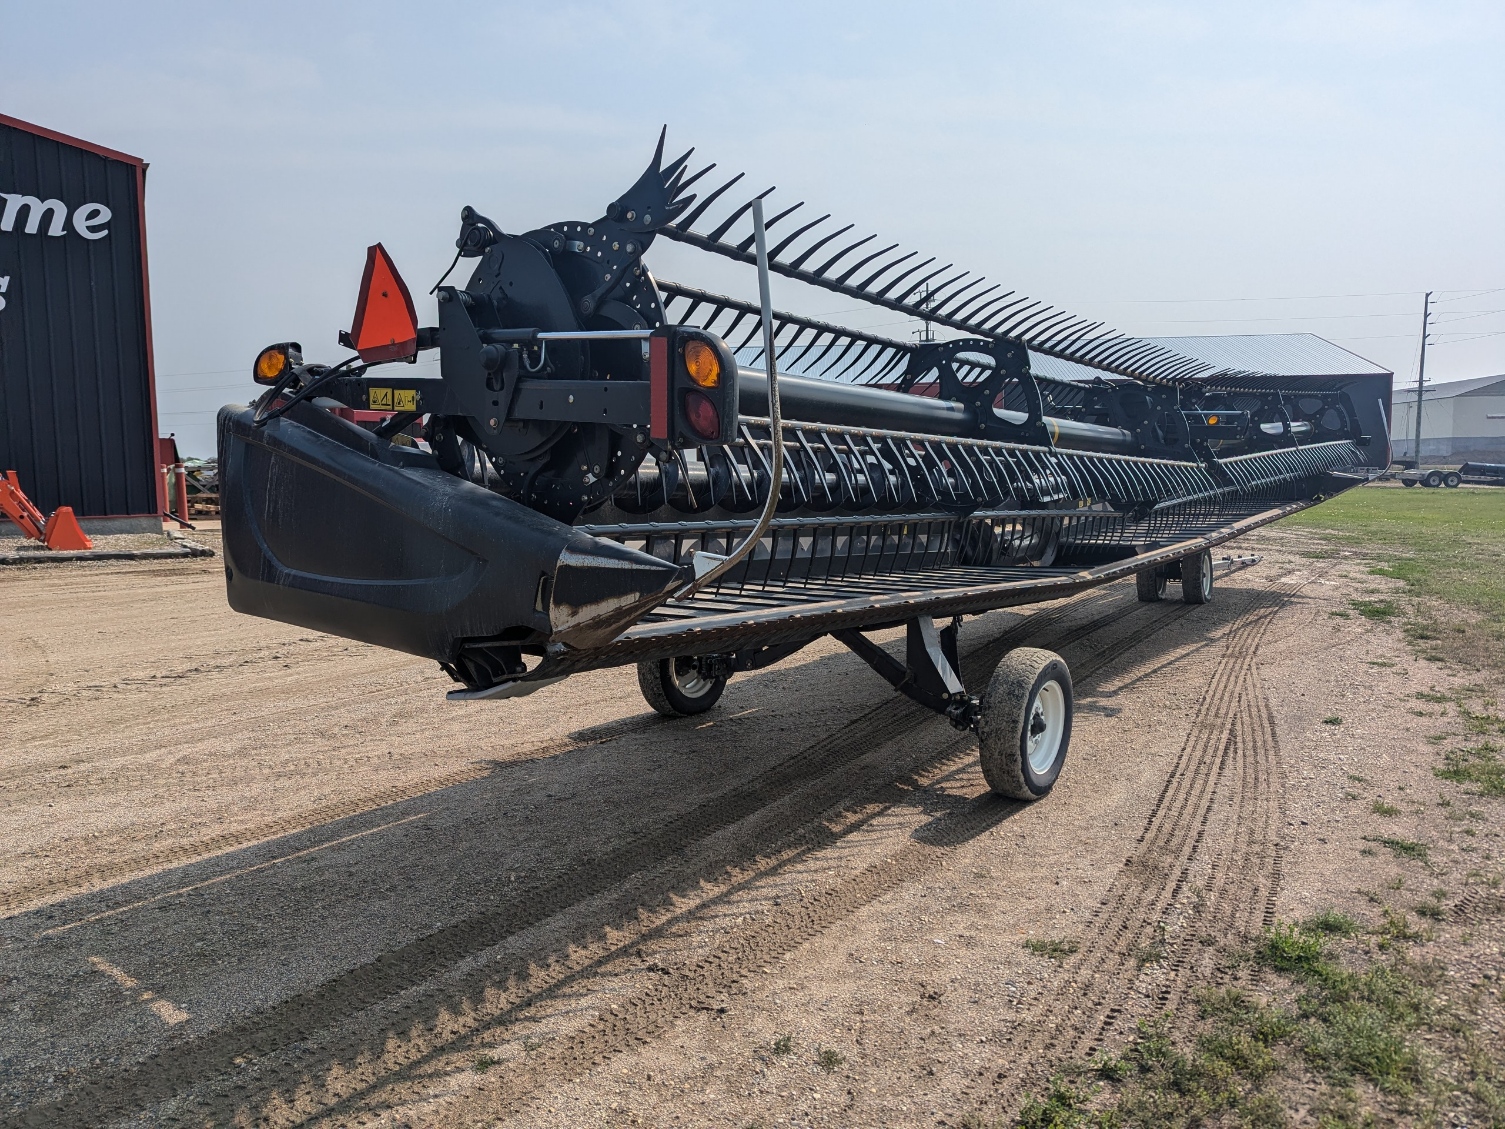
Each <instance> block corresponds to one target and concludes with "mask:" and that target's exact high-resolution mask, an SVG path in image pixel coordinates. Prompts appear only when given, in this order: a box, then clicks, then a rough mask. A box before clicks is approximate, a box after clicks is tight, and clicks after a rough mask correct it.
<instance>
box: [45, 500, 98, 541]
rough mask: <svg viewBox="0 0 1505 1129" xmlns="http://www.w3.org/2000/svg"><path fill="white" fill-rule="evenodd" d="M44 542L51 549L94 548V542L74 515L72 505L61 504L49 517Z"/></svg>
mask: <svg viewBox="0 0 1505 1129" xmlns="http://www.w3.org/2000/svg"><path fill="white" fill-rule="evenodd" d="M42 543H43V544H45V545H46V546H47V547H48V548H49V549H92V548H94V542H93V541H90V540H89V535H88V534H87V533H85V532H84V530H83V526H81V525H79V524H78V518H76V517H74V516H73V507H72V506H59V507H58V508H57V509H56V510H54V511H53V513H52V516H51V517H50V518H48V519H47V531H46V533H45V534H43V536H42Z"/></svg>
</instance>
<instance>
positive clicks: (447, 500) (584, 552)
mask: <svg viewBox="0 0 1505 1129" xmlns="http://www.w3.org/2000/svg"><path fill="white" fill-rule="evenodd" d="M251 419H252V413H251V411H250V409H246V408H235V407H227V408H225V409H223V410H221V412H220V416H219V458H220V463H219V465H220V476H221V487H220V493H221V507H222V517H223V529H224V550H225V563H226V585H227V591H228V596H229V601H230V606H231V607H233V608H234V609H235V610H236V611H239V612H245V613H247V614H250V615H256V616H262V617H264V618H267V619H275V620H281V621H283V622H286V623H295V624H298V625H300V626H303V627H310V628H314V629H316V630H319V631H326V632H329V633H330V634H333V635H340V636H343V637H345V638H348V639H357V640H360V641H361V642H365V643H372V644H375V645H377V646H382V647H390V648H393V649H395V650H400V651H407V652H409V653H411V654H415V655H423V656H426V657H428V658H432V659H435V660H438V661H441V662H447V661H450V660H451V659H453V657H454V655H455V654H456V652H457V650H458V648H459V646H460V644H461V643H463V642H466V641H470V640H487V639H504V640H506V641H508V642H512V643H517V644H520V645H524V646H527V645H529V644H533V645H543V644H546V643H549V642H554V641H558V642H563V643H566V644H567V645H570V646H574V647H581V646H599V645H601V644H603V643H605V642H607V641H609V640H610V639H611V638H612V637H614V636H615V635H616V634H617V633H618V632H619V631H621V630H622V629H624V628H625V627H627V626H628V625H629V624H631V623H632V622H633V621H634V620H635V619H636V618H637V617H638V616H639V615H641V614H642V613H643V612H644V611H646V610H647V609H648V608H649V607H651V606H653V605H654V604H655V603H657V602H658V601H659V599H660V598H661V597H662V595H663V594H664V593H665V592H667V591H669V590H670V589H671V588H672V587H674V586H675V584H677V583H678V582H679V581H680V579H681V576H680V570H679V568H678V567H676V566H675V565H673V564H670V563H668V562H665V561H661V560H658V559H657V558H655V557H650V556H648V555H647V554H644V553H639V552H636V551H634V550H631V549H626V548H624V547H623V546H621V545H618V544H615V543H611V542H604V541H600V540H598V539H596V538H593V537H589V536H587V535H585V534H582V533H579V532H576V531H575V530H572V529H571V528H570V527H569V526H567V525H564V524H562V523H560V522H557V521H554V520H553V519H551V518H548V517H545V516H544V515H542V514H539V513H537V512H535V511H533V510H531V509H529V508H527V507H526V506H522V505H519V504H518V503H516V502H513V501H510V500H509V499H506V498H503V497H500V496H499V495H497V494H494V493H492V492H491V491H489V490H486V489H484V488H483V487H481V486H477V485H476V484H474V483H471V482H467V481H465V480H463V479H460V478H456V477H455V476H453V475H451V474H448V473H446V472H445V471H443V470H441V469H440V468H439V467H438V465H437V463H435V461H434V460H433V458H432V457H431V456H429V455H426V454H423V453H422V452H419V451H415V450H412V449H409V448H402V447H395V446H392V445H390V444H388V443H386V442H384V441H382V440H379V439H376V438H375V437H373V436H372V435H370V434H369V433H368V432H365V431H363V430H362V429H360V428H358V427H355V426H354V425H352V424H348V423H346V422H345V421H343V420H340V419H338V418H336V417H334V416H332V415H330V414H329V413H328V412H325V411H323V410H322V409H320V408H317V407H314V406H312V405H298V406H297V407H295V408H294V409H293V410H292V411H291V412H289V413H288V414H287V415H285V416H283V417H281V418H279V419H276V420H274V421H272V422H271V423H269V424H268V425H267V426H265V427H262V428H255V427H253V426H252V424H251Z"/></svg>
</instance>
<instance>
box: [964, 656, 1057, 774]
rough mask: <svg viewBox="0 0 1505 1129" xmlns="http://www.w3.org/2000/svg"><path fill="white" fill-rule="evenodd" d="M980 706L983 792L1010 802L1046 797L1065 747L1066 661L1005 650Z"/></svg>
mask: <svg viewBox="0 0 1505 1129" xmlns="http://www.w3.org/2000/svg"><path fill="white" fill-rule="evenodd" d="M981 705H982V709H981V712H980V714H979V716H978V721H977V744H978V747H979V749H980V750H981V752H982V774H983V776H984V777H985V778H986V779H987V782H988V787H989V788H991V789H992V790H993V791H994V792H997V793H998V794H999V795H1000V796H1007V797H1009V798H1010V799H1013V800H1038V799H1039V798H1040V797H1041V796H1044V795H1046V794H1047V793H1048V792H1049V791H1050V790H1051V788H1052V787H1054V786H1055V782H1056V779H1057V778H1058V777H1059V776H1060V775H1061V766H1062V765H1064V764H1065V763H1066V750H1067V748H1068V747H1069V746H1070V744H1071V714H1072V694H1071V671H1070V670H1068V669H1067V668H1066V660H1064V659H1063V658H1061V656H1060V655H1057V654H1055V653H1054V652H1051V651H1041V650H1038V649H1036V648H1034V647H1019V648H1017V649H1015V650H1013V651H1010V652H1009V653H1008V654H1007V655H1005V656H1004V659H1003V661H1002V662H1001V663H999V664H998V669H997V670H995V671H994V672H993V677H992V679H990V680H989V682H988V688H987V690H985V691H984V692H983V695H982V703H981ZM1042 726H1043V728H1042ZM1032 741H1033V742H1034V743H1035V744H1034V746H1033V747H1032V746H1031V742H1032ZM1042 742H1043V743H1042ZM1032 753H1033V754H1034V756H1033V759H1031V754H1032Z"/></svg>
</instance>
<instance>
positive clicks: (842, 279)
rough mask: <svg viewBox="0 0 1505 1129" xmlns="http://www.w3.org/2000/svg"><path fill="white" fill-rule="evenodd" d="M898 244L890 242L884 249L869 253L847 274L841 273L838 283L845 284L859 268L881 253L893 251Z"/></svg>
mask: <svg viewBox="0 0 1505 1129" xmlns="http://www.w3.org/2000/svg"><path fill="white" fill-rule="evenodd" d="M869 238H872V237H871V236H869ZM864 242H866V240H864ZM897 246H898V244H897V243H890V244H889V245H888V246H887V247H885V248H883V250H881V251H874V252H873V253H872V254H871V255H869V256H868V257H867V258H865V259H858V260H857V262H856V264H855V265H854V266H852V267H851V268H850V269H848V270H847V272H846V273H845V274H843V275H841V276H840V277H839V278H838V279H837V280H836V281H837V283H838V284H839V285H842V286H845V285H846V281H847V279H849V278H851V277H852V276H853V275H854V274H856V273H857V272H858V271H859V270H861V269H862V268H863V267H865V266H867V265H868V263H870V262H872V261H873V260H874V259H876V258H878V257H879V256H880V255H886V254H888V253H889V252H890V251H892V250H893V249H894V248H895V247H897Z"/></svg>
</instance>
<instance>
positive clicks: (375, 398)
mask: <svg viewBox="0 0 1505 1129" xmlns="http://www.w3.org/2000/svg"><path fill="white" fill-rule="evenodd" d="M370 396H371V398H370V399H369V400H368V401H367V404H369V405H370V408H371V410H372V411H373V412H381V411H388V412H389V411H391V410H392V390H391V389H390V388H372V389H371V390H370Z"/></svg>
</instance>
